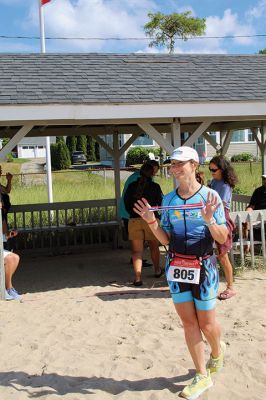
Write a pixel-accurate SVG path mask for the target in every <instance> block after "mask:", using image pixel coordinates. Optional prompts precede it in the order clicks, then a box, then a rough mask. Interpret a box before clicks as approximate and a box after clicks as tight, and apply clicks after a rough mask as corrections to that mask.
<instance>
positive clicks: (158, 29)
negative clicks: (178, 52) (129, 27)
mask: <svg viewBox="0 0 266 400" xmlns="http://www.w3.org/2000/svg"><path fill="white" fill-rule="evenodd" d="M148 17H149V18H150V21H149V22H147V23H146V24H145V25H144V31H145V34H146V36H149V37H150V38H152V41H151V42H150V44H149V47H153V46H156V47H160V46H165V45H166V46H167V48H168V50H169V53H173V51H174V47H175V40H176V38H177V37H179V38H181V39H183V40H187V39H188V38H189V37H193V36H202V35H204V33H205V28H206V20H205V18H202V19H201V18H196V17H192V13H191V11H186V12H184V13H181V14H177V13H173V14H169V15H165V14H162V13H160V12H158V13H155V14H152V13H149V14H148Z"/></svg>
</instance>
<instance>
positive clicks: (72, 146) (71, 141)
mask: <svg viewBox="0 0 266 400" xmlns="http://www.w3.org/2000/svg"><path fill="white" fill-rule="evenodd" d="M66 145H67V147H68V150H69V154H70V156H71V154H72V153H73V151H76V148H77V138H76V136H67V138H66Z"/></svg>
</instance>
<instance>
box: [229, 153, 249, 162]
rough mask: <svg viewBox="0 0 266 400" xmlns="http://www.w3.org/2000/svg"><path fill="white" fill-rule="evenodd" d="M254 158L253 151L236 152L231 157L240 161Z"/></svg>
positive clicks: (232, 159) (233, 160)
mask: <svg viewBox="0 0 266 400" xmlns="http://www.w3.org/2000/svg"><path fill="white" fill-rule="evenodd" d="M252 160H253V154H251V153H240V154H234V155H233V156H232V157H231V161H232V162H239V161H252Z"/></svg>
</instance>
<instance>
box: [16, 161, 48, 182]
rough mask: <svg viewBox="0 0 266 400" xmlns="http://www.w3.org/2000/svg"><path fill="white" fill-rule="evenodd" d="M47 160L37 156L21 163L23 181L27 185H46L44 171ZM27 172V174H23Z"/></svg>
mask: <svg viewBox="0 0 266 400" xmlns="http://www.w3.org/2000/svg"><path fill="white" fill-rule="evenodd" d="M44 163H45V160H44V159H43V158H35V159H32V160H31V161H29V162H26V163H24V164H22V165H21V174H22V175H21V183H22V185H25V186H33V185H45V184H46V182H47V180H46V174H45V173H44V172H45V171H44V169H43V166H44ZM23 174H25V175H23Z"/></svg>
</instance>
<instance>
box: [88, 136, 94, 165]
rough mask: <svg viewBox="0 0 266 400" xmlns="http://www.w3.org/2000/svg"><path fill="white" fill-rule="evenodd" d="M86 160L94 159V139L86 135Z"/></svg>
mask: <svg viewBox="0 0 266 400" xmlns="http://www.w3.org/2000/svg"><path fill="white" fill-rule="evenodd" d="M87 160H88V161H96V155H95V139H93V138H92V137H91V136H87Z"/></svg>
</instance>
